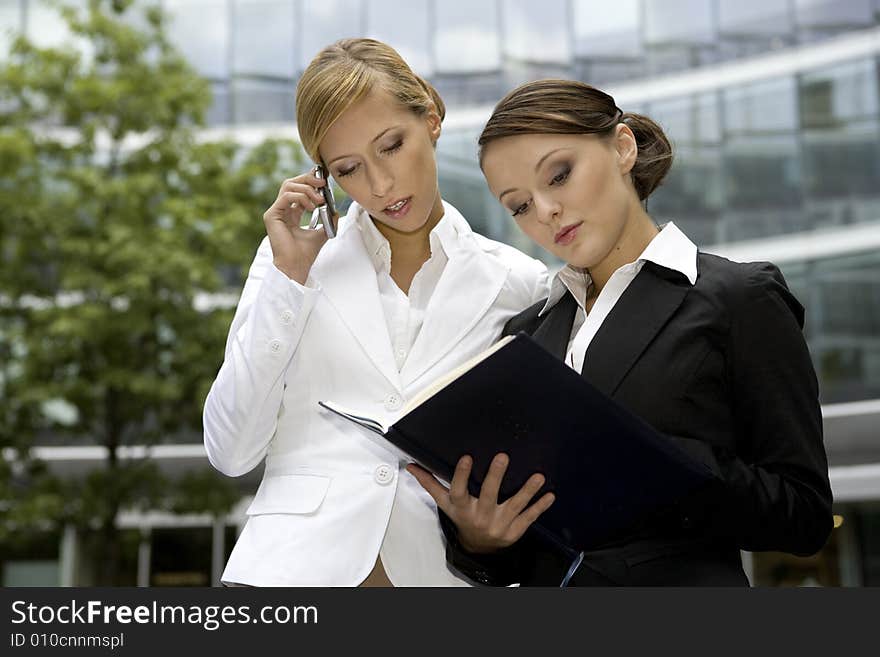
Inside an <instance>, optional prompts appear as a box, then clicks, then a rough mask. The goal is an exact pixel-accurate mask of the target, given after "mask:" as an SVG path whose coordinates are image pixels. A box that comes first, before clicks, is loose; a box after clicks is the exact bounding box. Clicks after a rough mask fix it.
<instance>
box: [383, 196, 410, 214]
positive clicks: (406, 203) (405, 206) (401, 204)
mask: <svg viewBox="0 0 880 657" xmlns="http://www.w3.org/2000/svg"><path fill="white" fill-rule="evenodd" d="M411 206H412V196H407V197H406V198H402V199H398V200H396V201H395V202H394V203H390V204H388V205H386V206H385V209H384V210H383V212H384V213H385V214H386V215H387V216H389V217H392V218H393V219H399V218H401V217H403V216H404V215H405V214H406V213H407V212H409V209H410V207H411Z"/></svg>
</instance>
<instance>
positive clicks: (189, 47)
mask: <svg viewBox="0 0 880 657" xmlns="http://www.w3.org/2000/svg"><path fill="white" fill-rule="evenodd" d="M167 10H168V13H169V14H170V16H171V20H170V21H169V26H168V32H169V37H170V38H171V41H172V42H173V43H174V44H175V45H176V46H177V47H178V48H180V50H181V52H182V53H183V55H184V57H186V59H187V60H188V61H189V63H190V64H191V65H192V66H194V67H195V69H196V70H197V71H198V72H199V73H201V74H202V75H205V76H207V77H210V78H214V79H218V80H220V79H225V78H226V77H228V75H229V8H228V6H227V3H226V2H225V1H224V0H191V1H189V2H169V3H168V5H167Z"/></svg>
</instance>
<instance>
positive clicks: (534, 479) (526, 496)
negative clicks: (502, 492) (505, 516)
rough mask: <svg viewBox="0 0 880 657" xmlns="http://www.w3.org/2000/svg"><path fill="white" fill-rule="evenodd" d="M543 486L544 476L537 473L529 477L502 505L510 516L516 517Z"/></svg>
mask: <svg viewBox="0 0 880 657" xmlns="http://www.w3.org/2000/svg"><path fill="white" fill-rule="evenodd" d="M543 485H544V475H542V474H541V473H539V472H536V473H535V474H533V475H532V476H531V477H529V478H528V480H527V481H526V483H524V484H523V485H522V488H520V489H519V490H518V491H517V492H516V494H515V495H513V496H512V497H511V498H510V499H508V500H507V501H506V502H505V503H504V504H505V506H506V507H507V508H508V510H509V512H510V514H511V515H512V516H514V515H518V514H519V512H520V511H522V510H523V509H525V508H526V507H527V506H528V505H529V502H531V501H532V498H533V497H534V496H535V493H537V492H538V491H539V490H541V486H543Z"/></svg>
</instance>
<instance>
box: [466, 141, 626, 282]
mask: <svg viewBox="0 0 880 657" xmlns="http://www.w3.org/2000/svg"><path fill="white" fill-rule="evenodd" d="M636 154H637V149H636V146H635V140H634V139H633V138H632V133H631V132H630V131H629V129H628V128H625V127H623V126H618V128H617V130H616V132H615V134H614V135H613V136H612V137H611V138H608V139H603V138H600V137H597V136H595V135H554V134H533V135H532V134H530V135H515V136H511V137H503V138H501V139H498V140H496V141H493V142H490V143H489V144H487V145H486V146H485V147H484V149H483V161H482V166H483V174H484V175H485V177H486V181H487V182H488V184H489V189H490V190H491V191H492V194H493V195H494V196H495V197H496V198H497V199H498V200H499V201H500V202H501V204H502V205H503V206H504V207H505V209H507V211H508V212H510V214H511V215H512V216H513V217H514V219H516V222H517V224H519V227H520V228H521V229H522V230H523V232H524V233H525V234H526V235H528V236H529V237H530V238H531V239H532V240H533V241H535V242H537V243H538V244H539V245H540V246H542V247H543V248H545V249H546V250H547V251H550V253H552V254H553V255H555V256H557V257H558V258H561V259H562V260H564V261H565V262H567V263H569V264H571V265H574V266H575V267H582V268H585V269H589V270H592V269H594V268H596V267H599V266H600V265H601V264H602V263H604V262H606V261H607V260H608V258H609V256H613V253H614V251H615V250H617V249H620V246H621V244H622V242H623V240H624V236H625V233H626V229H627V223H628V222H629V219H630V217H631V216H632V212H631V211H632V205H633V201H635V204H636V205H638V196H637V195H635V190H634V189H633V187H632V183H631V182H630V181H629V175H628V174H629V171H630V170H631V169H632V166H633V164H634V162H635V156H636Z"/></svg>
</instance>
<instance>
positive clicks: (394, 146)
mask: <svg viewBox="0 0 880 657" xmlns="http://www.w3.org/2000/svg"><path fill="white" fill-rule="evenodd" d="M401 146H403V139H400V140H398V141H396V142H394V143H393V144H392V145H391V146H389V147H388V148H383V149H382V152H383V153H393V152H395V151H396V150H398V149H399V148H400V147H401Z"/></svg>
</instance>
